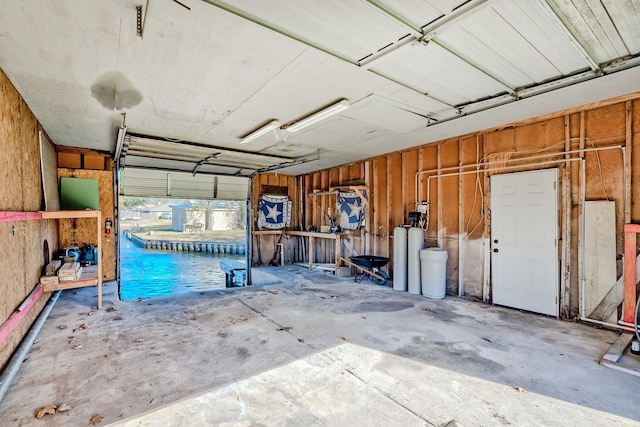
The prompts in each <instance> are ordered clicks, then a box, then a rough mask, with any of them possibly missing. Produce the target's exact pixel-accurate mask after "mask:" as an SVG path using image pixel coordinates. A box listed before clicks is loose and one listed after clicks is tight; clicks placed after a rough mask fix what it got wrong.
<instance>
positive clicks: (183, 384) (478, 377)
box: [0, 267, 640, 426]
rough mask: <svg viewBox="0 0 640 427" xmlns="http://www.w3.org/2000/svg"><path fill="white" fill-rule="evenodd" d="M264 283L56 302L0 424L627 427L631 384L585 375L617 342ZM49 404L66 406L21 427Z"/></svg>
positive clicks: (457, 302)
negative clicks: (98, 306) (99, 301)
mask: <svg viewBox="0 0 640 427" xmlns="http://www.w3.org/2000/svg"><path fill="white" fill-rule="evenodd" d="M276 272H277V275H278V276H280V277H282V278H285V279H284V280H283V281H282V282H281V283H276V284H272V285H268V286H253V287H248V288H244V289H240V288H238V289H229V290H222V291H212V292H207V293H204V294H192V295H184V296H175V297H170V298H159V299H155V300H142V301H138V302H136V301H130V302H124V301H118V300H117V296H116V287H115V285H113V284H111V285H107V286H106V287H105V306H104V308H103V310H100V311H95V310H91V305H93V304H95V295H96V292H95V289H91V288H88V289H81V290H77V291H66V292H64V293H63V294H62V295H61V297H60V299H59V300H58V302H57V303H56V305H55V307H54V309H53V311H52V313H51V316H50V317H49V320H48V321H47V323H46V324H45V326H44V327H43V329H42V331H41V333H40V335H39V337H38V340H37V342H36V344H34V346H33V347H32V350H31V352H30V354H29V357H28V359H27V360H26V361H25V363H24V364H23V366H22V368H21V369H20V372H19V373H18V375H17V377H16V379H15V381H14V383H13V384H12V386H11V387H10V389H9V391H8V393H7V395H6V397H5V399H4V400H3V402H1V403H0V425H2V426H4V425H17V426H26V425H36V426H76V425H77V426H86V425H88V424H89V420H90V419H91V417H92V416H93V415H95V414H99V415H101V416H102V417H103V418H102V421H101V423H100V425H107V424H110V423H115V422H120V423H121V425H127V426H130V425H131V426H133V425H136V426H137V425H171V426H176V425H224V424H226V425H254V424H255V425H337V424H341V425H344V424H345V423H349V424H352V425H394V424H395V425H413V424H415V425H443V424H447V423H450V424H449V425H456V424H457V425H466V426H469V425H502V424H516V425H576V426H577V425H580V426H584V425H589V426H591V425H603V426H604V425H606V426H610V425H640V422H639V421H640V405H638V390H640V387H638V384H639V383H638V378H637V377H635V376H632V375H629V374H626V373H623V372H619V371H615V370H612V369H609V368H606V367H603V366H601V365H599V364H598V361H599V360H600V358H601V357H602V355H603V354H604V353H606V352H607V350H608V349H609V348H610V346H611V344H612V343H613V342H614V341H615V339H616V338H617V336H618V335H617V333H614V332H611V331H607V330H603V329H598V328H594V327H591V326H589V325H583V324H578V323H574V322H566V321H558V320H555V319H551V318H548V317H544V316H538V315H533V314H527V313H521V312H519V311H518V310H511V309H506V308H501V307H494V306H488V305H485V304H481V303H478V302H471V301H466V300H462V299H459V298H455V297H447V298H446V299H444V300H429V299H426V298H424V297H421V296H416V295H409V294H407V293H406V292H405V293H403V292H396V291H393V290H392V289H391V288H390V287H379V286H376V285H373V284H371V282H364V283H362V284H356V283H354V282H353V279H350V278H334V277H333V276H329V275H325V274H323V273H321V272H308V271H306V270H305V269H303V268H301V267H284V268H282V269H269V270H268V273H276ZM272 279H274V280H275V276H273V277H272ZM109 307H113V308H114V309H115V310H113V311H110V310H107V309H108V308H109ZM83 324H84V325H86V327H84V328H82V329H77V330H76V328H79V327H81V325H83ZM74 330H75V331H74ZM521 390H522V391H521ZM60 403H66V404H69V405H72V406H73V407H74V408H73V409H72V410H70V411H68V412H64V413H58V414H55V415H47V416H45V417H44V418H43V419H42V420H36V419H35V418H34V415H33V413H34V410H35V409H37V408H39V407H42V406H45V405H49V404H60Z"/></svg>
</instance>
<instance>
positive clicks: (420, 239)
mask: <svg viewBox="0 0 640 427" xmlns="http://www.w3.org/2000/svg"><path fill="white" fill-rule="evenodd" d="M408 235H409V237H408V242H409V243H408V245H407V287H408V290H409V293H410V294H415V295H420V294H421V293H422V286H421V281H420V250H421V249H422V248H423V246H424V231H422V229H421V228H419V227H411V228H410V229H409V233H408Z"/></svg>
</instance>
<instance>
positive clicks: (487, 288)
mask: <svg viewBox="0 0 640 427" xmlns="http://www.w3.org/2000/svg"><path fill="white" fill-rule="evenodd" d="M482 158H483V159H486V158H487V135H486V134H484V135H482ZM483 175H484V206H482V209H483V211H484V231H483V233H482V238H483V240H484V274H483V280H482V300H483V301H484V302H485V303H488V302H489V301H491V298H490V296H491V228H490V225H491V223H490V219H491V212H490V211H491V182H490V180H489V174H488V172H483Z"/></svg>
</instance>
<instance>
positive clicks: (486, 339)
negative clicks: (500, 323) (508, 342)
mask: <svg viewBox="0 0 640 427" xmlns="http://www.w3.org/2000/svg"><path fill="white" fill-rule="evenodd" d="M482 339H483V340H485V341H488V342H493V341H491V340H490V339H489V338H485V337H482Z"/></svg>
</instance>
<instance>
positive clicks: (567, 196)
mask: <svg viewBox="0 0 640 427" xmlns="http://www.w3.org/2000/svg"><path fill="white" fill-rule="evenodd" d="M564 149H565V152H567V151H570V150H571V134H570V127H569V115H568V114H567V115H565V116H564ZM570 157H571V155H570V154H565V155H564V158H565V159H569V158H570ZM570 167H571V166H570V164H569V162H566V163H565V164H564V165H563V167H562V214H563V215H562V226H561V227H562V230H561V236H562V252H561V253H562V258H561V260H560V264H561V271H562V275H561V276H560V277H561V289H562V291H561V293H560V306H559V309H560V317H562V318H565V319H566V318H568V317H569V307H570V304H569V303H570V301H569V299H570V296H571V268H570V264H571V259H570V257H571V170H570Z"/></svg>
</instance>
